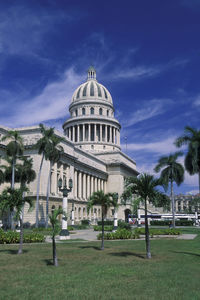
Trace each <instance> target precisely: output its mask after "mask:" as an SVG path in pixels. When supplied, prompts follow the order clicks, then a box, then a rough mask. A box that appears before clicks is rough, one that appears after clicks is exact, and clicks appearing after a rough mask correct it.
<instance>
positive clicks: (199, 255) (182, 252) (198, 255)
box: [170, 251, 200, 257]
mask: <svg viewBox="0 0 200 300" xmlns="http://www.w3.org/2000/svg"><path fill="white" fill-rule="evenodd" d="M170 252H172V253H180V254H188V255H193V256H197V257H200V254H197V253H192V252H184V251H170Z"/></svg>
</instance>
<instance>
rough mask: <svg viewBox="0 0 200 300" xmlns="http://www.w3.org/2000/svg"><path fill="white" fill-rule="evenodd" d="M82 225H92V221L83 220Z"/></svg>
mask: <svg viewBox="0 0 200 300" xmlns="http://www.w3.org/2000/svg"><path fill="white" fill-rule="evenodd" d="M81 225H90V220H82V221H81Z"/></svg>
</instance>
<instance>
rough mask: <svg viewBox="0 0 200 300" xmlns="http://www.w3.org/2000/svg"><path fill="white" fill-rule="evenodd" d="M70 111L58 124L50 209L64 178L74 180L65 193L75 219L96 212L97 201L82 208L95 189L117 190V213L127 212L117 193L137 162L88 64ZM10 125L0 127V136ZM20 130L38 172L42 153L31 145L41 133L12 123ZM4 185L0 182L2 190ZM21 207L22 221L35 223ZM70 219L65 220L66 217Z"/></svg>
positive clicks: (32, 191) (42, 200)
mask: <svg viewBox="0 0 200 300" xmlns="http://www.w3.org/2000/svg"><path fill="white" fill-rule="evenodd" d="M69 112H70V117H69V118H68V119H67V120H66V121H65V122H64V124H63V130H64V132H63V134H62V133H61V132H59V131H55V134H56V135H58V136H60V137H62V138H63V141H62V142H61V146H62V147H63V149H64V154H63V155H62V157H61V159H60V161H59V162H58V163H55V164H54V165H53V168H52V170H51V180H50V181H51V183H50V198H49V212H51V210H53V209H54V208H58V207H59V206H60V207H62V193H61V192H60V191H59V188H58V179H59V178H62V179H63V181H65V180H66V182H68V180H69V178H71V179H72V180H73V188H72V191H71V192H70V193H69V195H68V215H70V216H71V215H72V211H74V219H75V224H76V223H79V222H80V221H81V220H83V219H90V220H91V221H92V222H95V221H96V220H98V219H100V218H101V207H99V206H96V207H94V208H93V210H92V211H91V212H90V213H89V214H87V207H86V206H87V201H88V199H89V197H90V196H91V194H92V193H93V192H94V191H98V190H103V191H104V192H105V193H108V192H111V193H113V192H117V193H118V194H119V204H120V205H119V208H118V219H123V220H125V218H126V217H127V214H128V213H130V207H129V206H128V205H126V206H125V205H122V204H121V203H120V195H121V194H122V192H123V188H124V179H125V178H126V177H128V176H136V175H138V172H137V170H136V163H135V161H133V160H132V159H131V158H130V157H128V156H127V155H126V154H124V153H123V152H122V151H121V148H120V129H121V125H120V123H119V122H118V121H117V119H116V118H115V116H114V106H113V101H112V97H111V94H110V93H109V91H108V90H107V89H106V88H105V87H104V86H103V85H102V84H100V83H99V82H98V81H97V79H96V71H95V69H94V68H93V67H90V68H89V70H88V78H87V81H86V82H84V83H83V84H81V85H80V86H79V87H78V88H77V89H76V90H75V92H74V94H73V96H72V100H71V104H70V106H69ZM8 130H11V129H10V128H6V127H4V126H1V127H0V135H1V137H3V136H4V135H6V134H7V132H8ZM12 130H17V131H19V133H20V135H21V136H22V137H23V141H24V145H25V153H24V155H27V156H30V157H32V158H33V168H34V170H35V171H36V174H37V176H38V172H39V167H40V162H41V155H39V154H38V152H37V150H35V149H33V147H32V146H33V145H34V144H35V143H36V142H37V141H38V140H39V139H40V138H41V136H42V135H41V132H40V127H39V126H32V127H23V128H14V129H13V128H12ZM4 155H5V144H2V142H1V144H0V156H1V160H2V161H3V156H4ZM49 168H50V162H49V161H44V164H43V168H42V174H41V181H40V182H41V183H40V197H39V222H40V224H43V223H44V222H45V214H46V193H47V181H48V174H49ZM4 186H5V185H3V184H2V185H1V186H0V189H1V190H2V189H3V188H4ZM36 188H37V178H36V179H35V181H33V182H31V183H30V184H29V196H31V197H33V198H34V199H36ZM27 209H28V207H25V214H24V222H25V223H30V224H31V225H33V224H34V223H35V210H33V211H32V212H28V211H27ZM107 217H108V218H109V219H112V218H113V217H114V209H110V210H109V212H108V215H107ZM69 224H70V221H69Z"/></svg>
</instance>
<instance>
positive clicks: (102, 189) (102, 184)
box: [101, 179, 103, 191]
mask: <svg viewBox="0 0 200 300" xmlns="http://www.w3.org/2000/svg"><path fill="white" fill-rule="evenodd" d="M101 190H102V191H103V180H102V179H101Z"/></svg>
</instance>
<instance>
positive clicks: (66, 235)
mask: <svg viewBox="0 0 200 300" xmlns="http://www.w3.org/2000/svg"><path fill="white" fill-rule="evenodd" d="M62 186H63V181H62V178H59V180H58V188H59V191H60V192H62V193H63V205H62V206H63V207H62V209H63V211H64V212H65V215H63V216H62V230H61V232H60V240H68V239H70V235H69V231H68V230H67V216H66V215H67V204H68V203H67V196H68V193H69V192H71V190H72V187H73V181H72V179H71V178H70V179H69V188H67V184H66V179H65V180H64V186H63V188H62Z"/></svg>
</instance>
